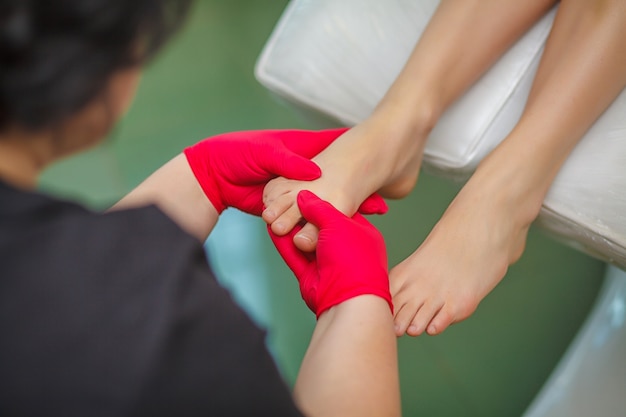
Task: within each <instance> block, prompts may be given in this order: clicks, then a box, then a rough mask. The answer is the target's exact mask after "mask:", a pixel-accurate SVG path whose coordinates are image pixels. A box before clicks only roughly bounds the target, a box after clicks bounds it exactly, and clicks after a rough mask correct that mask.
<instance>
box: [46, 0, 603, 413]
mask: <svg viewBox="0 0 626 417" xmlns="http://www.w3.org/2000/svg"><path fill="white" fill-rule="evenodd" d="M286 4H287V1H286V0H285V1H283V0H281V1H266V2H257V1H253V0H247V1H244V0H240V1H236V2H235V1H233V2H220V1H216V0H214V1H213V0H212V1H200V2H197V3H196V6H195V9H194V11H193V14H192V16H191V20H190V22H189V25H188V26H187V27H186V29H185V30H184V32H183V33H182V34H181V36H179V37H178V38H177V39H176V40H175V41H174V42H173V43H172V44H171V45H170V46H169V47H168V48H167V50H166V51H165V53H164V54H163V55H162V56H161V57H160V58H159V59H158V60H157V61H156V62H155V63H154V65H152V66H151V67H150V68H148V70H147V71H146V74H145V77H144V80H143V84H142V86H141V88H140V91H139V94H138V97H137V99H136V101H135V104H134V106H133V108H132V110H131V112H130V113H129V115H128V116H127V117H126V118H125V120H123V121H122V123H121V124H120V125H119V127H118V128H117V129H116V131H115V132H113V134H112V137H111V140H110V141H109V142H108V143H107V144H105V145H103V146H101V147H99V148H97V149H94V150H93V151H90V152H89V153H87V154H85V155H81V156H78V157H75V158H72V159H70V160H67V161H64V162H62V163H60V164H58V165H56V166H54V167H52V168H51V169H50V170H48V171H47V172H46V174H45V175H44V177H43V179H42V183H41V187H42V188H43V189H46V190H49V191H51V192H53V193H55V194H59V195H64V196H71V197H73V198H77V199H79V200H81V201H83V202H85V204H88V205H89V206H91V207H94V208H97V209H102V208H106V207H107V206H109V205H110V204H112V203H113V202H115V201H116V200H117V199H118V198H119V197H121V196H122V195H123V194H124V193H126V192H128V191H129V190H130V189H132V188H133V187H134V186H135V185H137V184H138V183H139V182H140V181H141V180H142V179H143V178H145V177H146V176H148V175H149V174H150V173H151V172H152V171H153V170H155V169H156V168H157V167H158V166H160V165H161V164H163V163H164V162H165V161H167V160H168V159H169V158H171V157H173V156H174V155H175V154H177V153H178V152H180V151H181V150H182V149H183V148H184V147H185V146H187V145H189V144H192V143H194V142H196V141H197V140H199V139H201V138H203V137H207V136H211V135H214V134H217V133H221V132H225V131H235V130H245V129H260V128H309V129H310V128H322V127H327V126H329V125H330V124H329V122H326V121H324V120H323V119H319V120H316V121H314V122H313V121H312V120H310V119H308V120H307V119H303V118H302V117H300V116H299V115H298V114H297V113H296V112H295V111H293V109H291V108H290V107H288V106H285V105H284V104H282V103H281V102H279V101H277V100H275V99H274V98H273V97H271V96H270V94H269V93H268V92H267V91H266V90H265V89H264V88H263V87H261V86H260V85H259V84H258V83H257V82H256V81H255V79H254V75H253V68H254V63H255V61H256V58H257V56H258V54H259V53H260V51H261V49H262V47H263V44H264V43H265V41H266V39H267V38H268V36H269V34H270V32H271V31H272V29H273V27H274V24H275V23H276V21H277V20H278V18H279V16H280V14H281V13H282V11H283V9H284V8H285V6H286ZM457 190H458V185H457V184H454V183H451V182H448V181H445V180H442V179H439V178H436V177H432V176H429V175H426V174H423V175H422V177H421V178H420V181H419V183H418V186H417V188H416V189H415V190H414V192H413V193H412V194H411V196H409V197H408V198H407V199H405V200H403V201H393V202H390V212H389V214H387V215H385V216H382V217H377V218H374V219H373V221H374V222H375V224H376V225H377V226H378V227H379V228H380V229H381V231H382V232H383V234H384V235H385V238H386V241H387V244H388V251H389V259H390V263H391V264H395V263H397V262H399V261H400V260H401V259H403V258H404V257H405V256H407V255H408V254H409V253H411V252H412V251H413V250H414V249H415V248H416V247H417V245H418V244H419V243H420V242H421V241H422V240H423V239H424V237H425V236H426V234H427V233H428V231H429V230H430V228H431V227H432V225H433V224H434V223H435V222H436V220H437V219H438V217H439V216H440V215H441V214H442V213H443V210H444V209H445V207H446V206H447V204H448V202H449V201H450V200H451V199H452V198H453V196H454V194H455V193H456V191H457ZM207 247H208V248H209V254H210V257H211V259H212V262H213V264H214V267H215V269H216V271H217V273H218V275H219V276H220V278H221V280H222V282H223V283H224V285H226V286H227V287H229V288H231V290H232V291H233V293H234V296H235V298H236V299H237V300H238V301H239V302H241V303H242V305H244V307H245V308H246V309H247V310H248V311H249V312H251V314H252V315H253V317H254V319H255V320H256V321H257V322H258V323H259V324H260V325H262V326H264V327H266V328H267V329H268V331H269V334H268V344H269V346H270V348H271V349H272V351H273V353H274V355H275V358H276V361H277V363H278V365H279V367H280V369H281V370H282V372H283V374H284V375H285V377H286V378H287V380H288V381H289V382H290V383H292V382H293V381H294V380H295V376H296V374H297V371H298V366H299V363H300V360H301V359H302V356H303V355H304V351H305V349H306V346H307V343H308V340H309V337H310V334H311V331H312V329H313V326H314V324H315V322H314V316H313V314H312V313H310V312H309V311H308V310H307V309H306V306H305V305H304V303H303V302H302V301H301V300H300V297H299V293H298V287H297V285H296V281H295V279H294V278H293V276H292V275H291V273H290V271H289V270H288V269H287V268H286V266H285V265H284V264H283V262H282V260H281V259H280V257H279V256H278V255H277V254H276V252H275V250H274V249H273V247H272V246H271V243H270V241H269V239H268V238H267V236H266V232H265V226H264V224H263V223H262V222H261V221H260V220H259V219H255V218H252V217H251V216H248V215H245V214H242V213H239V212H236V211H231V210H227V211H226V212H225V215H224V217H223V218H222V219H221V220H220V222H219V224H218V227H217V228H216V230H215V235H214V236H212V238H211V239H209V241H208V242H207ZM603 271H604V264H602V263H601V262H599V261H596V260H593V259H591V258H589V257H587V256H585V255H583V254H581V253H579V252H576V251H574V250H572V249H569V248H567V247H565V246H562V245H560V244H558V243H556V242H554V241H553V240H551V239H550V238H548V237H546V236H544V235H543V234H541V232H539V231H537V230H535V229H532V230H531V232H530V236H529V239H528V247H527V250H526V253H525V255H524V256H523V258H522V259H521V260H520V261H519V262H518V263H517V264H516V265H514V266H513V267H512V268H510V271H509V273H508V275H507V277H506V278H505V279H504V281H503V282H502V283H501V284H500V285H499V286H498V287H497V288H496V290H495V291H494V292H493V293H492V294H490V295H489V296H488V297H487V298H486V299H485V300H484V302H483V303H482V304H481V305H480V307H479V309H478V311H477V312H476V313H475V314H474V315H473V316H472V317H471V318H470V319H469V320H467V321H465V322H463V323H461V324H458V325H455V326H453V327H452V328H450V329H449V330H448V331H446V333H445V334H443V335H441V336H437V337H420V338H417V339H412V338H408V337H403V338H401V339H400V341H399V349H400V369H401V379H402V381H401V382H402V395H403V408H404V415H406V416H438V417H443V416H455V417H462V416H480V417H489V416H498V417H502V416H507V417H508V416H519V415H521V414H522V413H523V411H524V410H525V409H526V407H527V406H528V404H529V403H530V401H531V400H532V399H533V398H534V396H535V394H536V393H537V391H538V390H539V389H540V388H541V386H542V384H543V383H544V381H545V380H546V378H547V376H548V375H549V374H550V372H551V371H552V369H553V367H554V366H555V365H556V364H557V362H558V360H559V358H560V357H561V355H562V354H563V352H564V351H565V349H566V347H567V346H568V344H569V342H570V341H571V339H572V338H573V336H574V335H575V333H576V331H577V330H578V328H579V327H580V324H581V322H582V320H583V319H584V317H585V315H586V314H587V312H588V310H589V308H590V306H591V304H592V303H593V301H594V299H595V296H596V294H597V292H598V289H599V287H600V285H601V283H602V276H603Z"/></svg>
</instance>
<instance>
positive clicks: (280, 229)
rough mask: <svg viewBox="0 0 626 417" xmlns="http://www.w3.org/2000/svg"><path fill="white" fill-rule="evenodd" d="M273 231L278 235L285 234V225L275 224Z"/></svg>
mask: <svg viewBox="0 0 626 417" xmlns="http://www.w3.org/2000/svg"><path fill="white" fill-rule="evenodd" d="M272 229H274V232H276V233H283V232H284V231H285V224H284V223H281V222H277V223H274V224H272Z"/></svg>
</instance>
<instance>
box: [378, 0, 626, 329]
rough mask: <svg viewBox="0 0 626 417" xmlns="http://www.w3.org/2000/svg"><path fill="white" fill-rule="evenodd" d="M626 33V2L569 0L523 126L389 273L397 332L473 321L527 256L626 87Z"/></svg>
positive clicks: (548, 47) (552, 35) (559, 16)
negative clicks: (550, 207)
mask: <svg viewBox="0 0 626 417" xmlns="http://www.w3.org/2000/svg"><path fill="white" fill-rule="evenodd" d="M624 39H626V4H624V2H622V1H619V0H606V1H604V0H603V1H594V2H588V1H586V0H564V1H562V2H561V5H560V6H559V10H558V13H557V16H556V19H555V22H554V25H553V28H552V32H551V33H550V36H549V38H548V41H547V44H546V49H545V52H544V56H543V58H542V61H541V63H540V66H539V69H538V72H537V75H536V79H535V80H534V84H533V87H532V89H531V93H530V97H529V100H528V102H527V105H526V108H525V111H524V113H523V115H522V117H521V119H520V121H519V123H518V125H517V126H516V127H515V128H514V129H513V131H512V132H511V134H510V135H509V136H508V137H507V138H506V139H505V140H504V141H503V142H502V143H501V144H500V145H499V146H498V147H497V148H496V149H494V151H493V152H492V153H491V154H490V155H489V156H488V157H487V158H485V159H484V160H483V161H482V162H481V164H480V165H479V167H478V169H477V170H476V172H475V173H474V175H473V176H472V177H471V178H470V180H469V181H468V182H467V184H466V185H465V186H464V187H463V188H462V189H461V191H460V192H459V194H458V195H457V197H456V198H455V199H454V201H453V202H452V203H451V204H450V206H449V207H448V209H447V210H446V212H445V213H444V215H443V216H442V218H441V220H440V221H439V222H438V223H437V225H436V226H435V227H434V228H433V230H432V231H431V233H430V234H429V236H428V237H427V238H426V240H425V241H424V243H423V244H422V245H421V246H420V247H419V248H418V249H417V251H415V252H414V253H413V254H412V255H411V256H409V258H407V259H406V260H405V261H403V262H402V263H400V264H399V265H398V266H396V267H395V268H394V269H393V270H392V271H391V274H390V280H391V283H390V285H391V292H392V295H393V296H394V305H395V307H396V317H395V325H396V334H398V335H401V334H403V333H404V332H405V331H406V332H407V333H408V334H409V335H414V336H415V335H419V334H421V333H422V332H424V331H427V333H429V334H438V333H441V332H442V331H443V330H445V328H446V327H447V326H448V325H450V324H451V323H455V322H458V321H460V320H463V319H465V318H467V317H468V316H469V315H470V314H471V313H472V312H473V311H474V310H475V309H476V307H477V306H478V303H479V302H480V301H481V300H482V299H483V298H484V297H485V296H486V295H487V293H489V291H491V289H493V288H494V287H495V286H496V285H497V284H498V282H499V281H500V280H501V279H502V278H503V277H504V275H505V273H506V270H507V268H508V266H509V265H510V264H511V263H513V262H515V261H516V260H517V259H518V258H519V257H520V256H521V255H522V253H523V250H524V245H525V241H526V236H527V232H528V228H529V227H530V224H531V223H532V221H533V220H534V219H535V218H536V216H537V215H538V214H539V210H540V208H541V203H542V201H543V199H544V197H545V195H546V193H547V192H548V190H549V188H550V185H551V183H552V181H553V180H554V177H555V176H556V174H557V173H558V170H559V169H560V167H561V165H562V164H563V162H564V161H565V160H566V158H567V156H568V155H569V153H570V152H571V151H572V150H573V148H574V147H575V146H576V144H577V143H578V141H579V140H580V139H581V138H582V136H583V135H584V134H585V132H586V131H587V130H588V129H589V128H590V127H591V125H592V124H593V123H594V121H595V120H596V119H597V118H598V117H599V116H600V115H601V114H602V112H603V111H604V110H605V109H606V108H607V107H608V106H609V105H610V104H611V102H612V101H613V100H614V99H615V97H616V96H617V95H618V94H619V93H620V92H621V91H622V90H623V89H624V87H625V86H626V44H625V43H624V42H623V40H624Z"/></svg>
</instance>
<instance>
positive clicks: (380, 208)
mask: <svg viewBox="0 0 626 417" xmlns="http://www.w3.org/2000/svg"><path fill="white" fill-rule="evenodd" d="M387 211H389V207H388V206H387V203H386V202H385V200H384V199H383V198H382V197H381V196H380V194H378V193H374V194H372V195H371V196H369V197H367V198H366V199H365V201H364V202H362V203H361V205H360V206H359V210H358V212H359V213H361V214H385V213H387Z"/></svg>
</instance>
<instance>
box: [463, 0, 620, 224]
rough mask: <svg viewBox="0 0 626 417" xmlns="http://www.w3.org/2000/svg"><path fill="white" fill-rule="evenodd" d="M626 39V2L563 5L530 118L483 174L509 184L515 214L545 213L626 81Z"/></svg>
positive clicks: (496, 153)
mask: <svg viewBox="0 0 626 417" xmlns="http://www.w3.org/2000/svg"><path fill="white" fill-rule="evenodd" d="M624 39H626V5H624V3H623V2H621V1H615V0H608V1H596V2H587V1H584V0H574V1H564V2H562V4H561V5H560V8H559V12H558V14H557V17H556V20H555V23H554V26H553V29H552V33H551V35H550V38H549V39H548V42H547V44H546V48H545V52H544V55H543V57H542V61H541V63H540V66H539V69H538V72H537V75H536V78H535V81H534V84H533V87H532V90H531V93H530V97H529V99H528V102H527V105H526V109H525V111H524V114H523V115H522V118H521V119H520V121H519V123H518V125H517V126H516V127H515V129H514V130H513V132H512V133H511V134H510V135H509V136H508V137H507V138H506V139H505V140H504V141H503V143H502V144H501V145H500V146H498V147H497V148H496V149H495V150H494V151H493V152H492V154H491V155H489V156H488V157H487V158H486V159H485V160H484V161H483V162H482V163H481V164H480V166H479V167H478V170H477V172H476V174H475V176H477V177H480V178H482V179H483V180H484V181H483V182H484V183H487V182H494V181H498V182H499V183H498V184H497V186H498V187H500V189H501V190H502V189H507V190H508V191H507V192H508V193H510V194H511V196H512V202H513V204H514V206H515V207H517V209H515V210H514V211H513V212H517V211H519V208H523V207H528V206H532V207H533V208H532V211H531V212H534V215H535V216H536V214H538V212H539V209H540V206H541V203H542V201H543V199H544V197H545V195H546V194H547V192H548V190H549V188H550V185H551V184H552V182H553V180H554V178H555V176H556V175H557V173H558V171H559V169H560V167H561V166H562V164H563V163H564V162H565V160H566V159H567V157H568V156H569V154H570V153H571V151H572V150H573V149H574V147H575V146H576V144H577V143H578V141H579V140H580V139H581V138H582V137H583V136H584V134H585V133H586V131H587V130H588V129H589V128H590V127H591V125H592V124H593V123H594V122H595V121H596V120H597V118H598V117H599V116H600V115H601V114H602V112H603V111H604V110H605V109H606V108H607V107H608V106H609V105H610V104H611V102H612V101H613V100H614V99H615V97H616V96H617V95H618V94H619V93H620V92H621V91H622V90H623V89H624V87H625V86H626V46H625V45H624V42H623V40H624ZM599 146H600V144H599ZM487 177H498V178H497V179H495V178H494V179H492V180H487ZM473 179H474V178H472V180H473ZM472 180H471V181H472ZM514 200H517V201H514ZM533 218H534V217H533Z"/></svg>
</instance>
